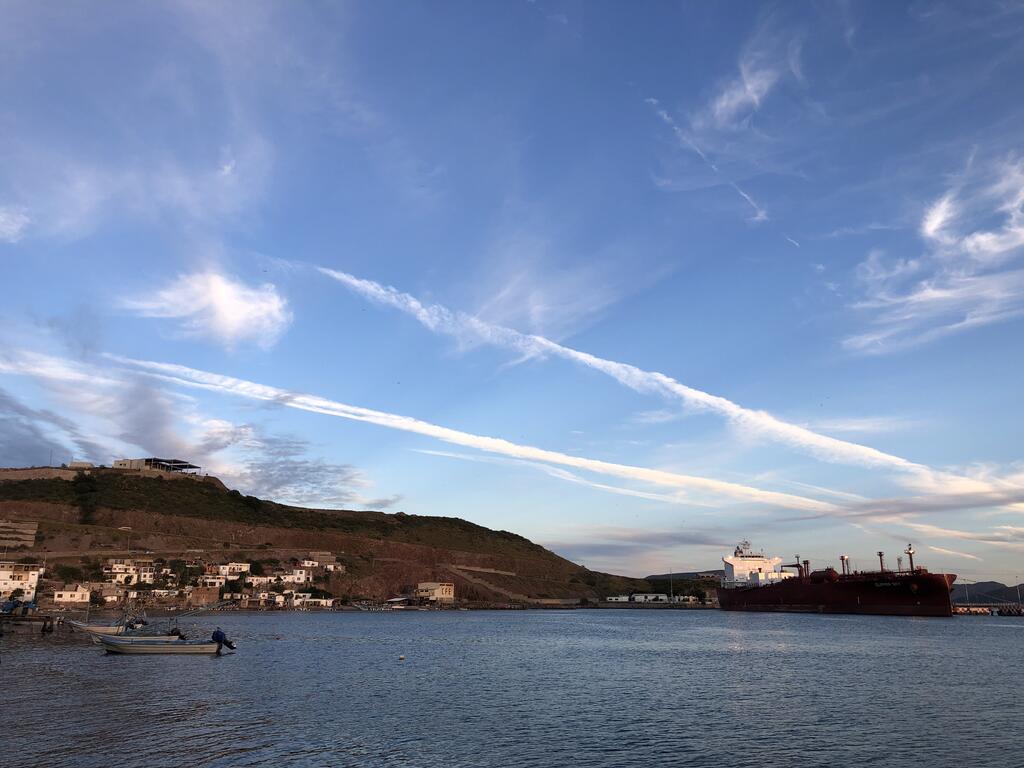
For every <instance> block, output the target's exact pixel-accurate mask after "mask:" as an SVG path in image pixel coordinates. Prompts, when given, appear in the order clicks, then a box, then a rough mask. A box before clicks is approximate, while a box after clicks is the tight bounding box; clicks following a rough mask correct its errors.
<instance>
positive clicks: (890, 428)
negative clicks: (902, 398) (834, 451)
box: [811, 416, 920, 434]
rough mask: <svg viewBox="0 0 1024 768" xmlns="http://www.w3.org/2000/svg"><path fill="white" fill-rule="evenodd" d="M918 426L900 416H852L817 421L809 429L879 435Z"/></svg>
mask: <svg viewBox="0 0 1024 768" xmlns="http://www.w3.org/2000/svg"><path fill="white" fill-rule="evenodd" d="M919 425H920V422H919V421H916V420H914V419H907V418H903V417H900V416H853V417H849V418H839V419H819V420H817V421H815V422H814V423H813V424H812V425H811V427H813V428H814V429H815V430H823V431H825V432H854V433H861V434H881V433H884V432H899V431H902V430H906V429H911V428H913V427H916V426H919Z"/></svg>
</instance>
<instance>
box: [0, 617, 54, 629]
mask: <svg viewBox="0 0 1024 768" xmlns="http://www.w3.org/2000/svg"><path fill="white" fill-rule="evenodd" d="M54 623H55V622H54V618H53V616H50V615H48V614H38V613H36V614H28V615H26V616H17V615H15V614H13V613H0V634H3V633H4V631H5V630H7V629H8V628H12V629H13V628H16V627H29V628H30V629H32V630H33V631H36V630H37V629H38V631H39V633H40V634H46V633H49V632H53V625H54Z"/></svg>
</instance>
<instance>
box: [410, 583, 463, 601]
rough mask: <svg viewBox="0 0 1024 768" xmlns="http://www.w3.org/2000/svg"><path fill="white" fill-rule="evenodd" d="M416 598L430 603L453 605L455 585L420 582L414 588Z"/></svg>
mask: <svg viewBox="0 0 1024 768" xmlns="http://www.w3.org/2000/svg"><path fill="white" fill-rule="evenodd" d="M416 597H418V598H420V599H421V600H429V601H430V602H432V603H454V602H455V585H454V584H453V583H452V582H450V581H421V582H420V583H419V584H418V585H417V586H416Z"/></svg>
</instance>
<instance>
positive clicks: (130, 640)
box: [98, 635, 227, 655]
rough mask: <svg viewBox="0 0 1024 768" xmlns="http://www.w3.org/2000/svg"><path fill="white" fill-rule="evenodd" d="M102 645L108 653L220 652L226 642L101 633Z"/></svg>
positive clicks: (212, 653) (211, 653)
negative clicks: (120, 635) (119, 635)
mask: <svg viewBox="0 0 1024 768" xmlns="http://www.w3.org/2000/svg"><path fill="white" fill-rule="evenodd" d="M98 639H99V641H100V645H102V646H103V648H104V650H106V652H107V653H135V654H141V653H175V654H176V653H193V654H196V653H200V654H209V655H214V654H219V653H220V652H221V648H222V647H227V646H226V644H222V643H217V642H214V641H212V640H179V639H177V638H170V637H167V638H163V637H111V636H109V635H99V636H98Z"/></svg>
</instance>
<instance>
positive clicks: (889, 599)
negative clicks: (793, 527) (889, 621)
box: [718, 542, 956, 616]
mask: <svg viewBox="0 0 1024 768" xmlns="http://www.w3.org/2000/svg"><path fill="white" fill-rule="evenodd" d="M904 554H906V555H907V556H908V557H909V558H910V567H909V568H908V569H905V568H903V566H902V558H901V562H900V565H898V566H897V570H895V571H894V570H891V569H887V568H886V567H885V555H884V553H883V552H879V553H878V564H879V569H878V570H877V571H855V570H852V569H851V567H850V560H849V558H848V557H847V556H846V555H841V556H840V558H839V560H840V563H841V567H842V572H839V571H836V569H835V568H832V567H827V568H824V569H822V570H816V571H812V570H811V564H810V562H809V561H807V560H803V561H801V560H800V557H799V556H797V557H796V558H795V562H793V563H787V564H782V560H781V558H778V557H772V558H768V557H765V556H764V554H763V553H762V554H753V553H752V552H751V551H750V545H749V544H748V543H747V542H742V543H741V544H740V545H739V546H738V547H736V550H735V552H734V553H733V555H732V557H724V558H722V562H724V563H725V576H724V577H723V579H722V585H721V587H719V589H718V604H719V605H720V606H721V608H722V609H723V610H727V611H780V612H800V613H869V614H881V615H889V616H952V615H953V606H952V603H951V601H950V590H951V588H952V586H953V582H954V581H955V580H956V574H952V573H929V572H928V571H927V570H926V569H925V568H921V567H920V566H915V565H914V555H915V554H916V553H915V552H914V548H913V547H912V546H910V545H907V548H906V549H905V550H904ZM784 569H790V571H786V570H784Z"/></svg>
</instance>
